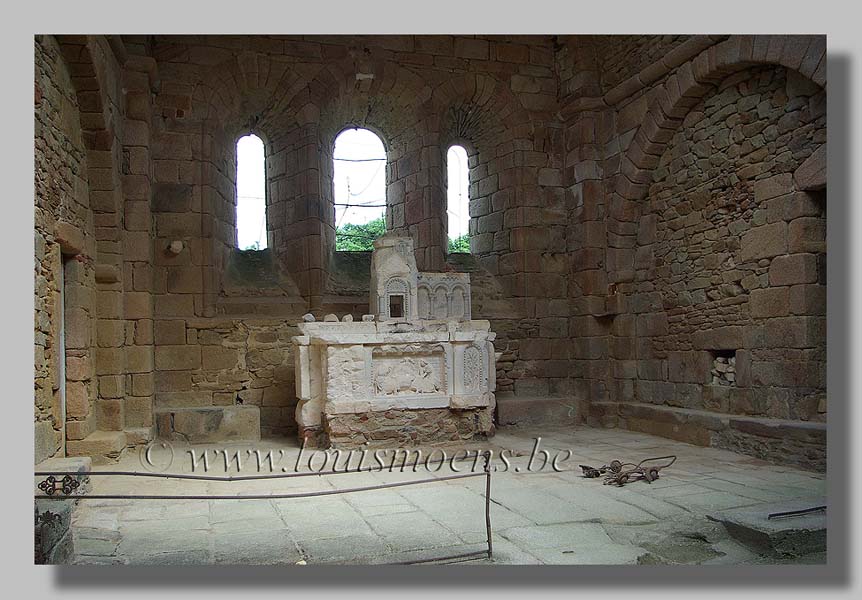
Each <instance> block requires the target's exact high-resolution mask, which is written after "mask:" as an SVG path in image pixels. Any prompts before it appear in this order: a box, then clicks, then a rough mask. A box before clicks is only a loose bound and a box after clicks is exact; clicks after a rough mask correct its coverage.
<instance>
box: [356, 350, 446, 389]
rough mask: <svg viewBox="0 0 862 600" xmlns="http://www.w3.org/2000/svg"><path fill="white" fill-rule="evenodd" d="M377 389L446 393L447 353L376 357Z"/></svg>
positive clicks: (374, 366)
mask: <svg viewBox="0 0 862 600" xmlns="http://www.w3.org/2000/svg"><path fill="white" fill-rule="evenodd" d="M372 365H373V371H374V393H375V394H376V395H378V396H398V395H413V394H445V393H446V378H445V361H444V360H443V354H442V353H440V354H428V355H425V356H403V357H397V358H396V357H393V358H380V359H377V358H375V359H374V360H373V362H372Z"/></svg>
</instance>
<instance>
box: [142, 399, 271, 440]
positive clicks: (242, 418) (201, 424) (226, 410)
mask: <svg viewBox="0 0 862 600" xmlns="http://www.w3.org/2000/svg"><path fill="white" fill-rule="evenodd" d="M155 423H156V437H158V438H160V439H166V440H173V439H179V440H183V441H187V442H192V443H199V442H220V441H225V442H255V441H258V440H260V408H258V407H257V406H246V405H242V406H204V407H197V408H171V409H164V410H157V411H155Z"/></svg>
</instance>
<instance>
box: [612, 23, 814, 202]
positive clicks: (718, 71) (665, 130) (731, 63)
mask: <svg viewBox="0 0 862 600" xmlns="http://www.w3.org/2000/svg"><path fill="white" fill-rule="evenodd" d="M757 65H779V66H782V67H785V68H787V69H792V70H794V71H798V72H799V73H800V74H801V75H803V76H805V77H807V78H808V79H810V80H811V81H813V82H814V83H816V84H817V85H819V86H820V87H822V88H824V89H826V41H825V38H823V37H818V36H786V35H755V36H732V37H731V38H730V39H728V40H725V41H724V42H721V43H720V44H717V45H715V46H711V47H709V48H707V49H706V50H704V51H703V52H701V53H700V54H698V55H697V56H696V57H695V58H694V59H692V60H690V61H688V62H686V63H684V64H683V65H681V66H680V67H679V68H678V69H677V70H676V71H675V72H674V73H673V74H672V75H671V76H670V77H668V79H667V80H666V81H665V82H664V83H663V84H662V85H660V86H658V87H657V88H656V89H655V91H654V92H653V95H654V99H653V100H652V102H651V103H650V105H649V110H648V111H647V114H646V116H645V117H644V121H643V125H641V127H640V128H639V129H638V131H637V133H636V134H635V137H634V139H633V140H632V145H631V147H630V148H629V149H628V151H627V152H626V154H625V156H624V158H623V160H622V162H621V164H620V171H621V176H620V178H619V180H618V182H617V185H616V188H615V193H616V194H617V195H619V196H620V197H622V198H624V199H626V200H634V201H637V200H641V199H643V197H644V195H645V194H646V191H647V188H648V187H649V181H650V177H651V174H652V171H653V169H655V167H656V166H657V164H658V157H659V156H660V155H661V153H662V152H663V150H664V147H665V146H666V145H667V143H668V141H670V138H671V137H673V133H674V131H676V129H677V128H678V127H679V126H680V125H681V124H682V121H683V119H684V118H685V115H686V114H687V113H688V111H689V110H690V109H691V107H693V106H694V105H695V104H697V103H698V102H699V101H700V99H701V98H703V96H704V95H705V94H706V93H707V92H708V91H709V90H710V89H712V88H713V87H714V85H715V84H716V83H718V82H720V81H721V80H722V79H724V78H725V77H726V76H727V75H730V74H732V73H735V72H737V71H742V70H744V69H747V68H750V67H752V66H757Z"/></svg>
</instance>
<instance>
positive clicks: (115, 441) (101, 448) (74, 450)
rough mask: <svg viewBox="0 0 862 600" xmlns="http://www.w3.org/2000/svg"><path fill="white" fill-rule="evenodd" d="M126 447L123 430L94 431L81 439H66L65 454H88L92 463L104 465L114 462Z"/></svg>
mask: <svg viewBox="0 0 862 600" xmlns="http://www.w3.org/2000/svg"><path fill="white" fill-rule="evenodd" d="M125 447H126V432H124V431H94V432H93V433H91V434H90V435H88V436H87V437H85V438H84V439H83V440H68V441H67V442H66V454H67V455H69V456H89V457H91V458H92V459H93V464H96V465H104V464H109V463H112V462H116V461H117V459H118V458H119V456H120V453H121V452H122V451H123V449H124V448H125Z"/></svg>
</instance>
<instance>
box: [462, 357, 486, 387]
mask: <svg viewBox="0 0 862 600" xmlns="http://www.w3.org/2000/svg"><path fill="white" fill-rule="evenodd" d="M484 379H485V373H484V369H483V368H482V351H481V350H479V349H478V348H476V347H475V346H470V347H469V348H467V349H466V350H464V391H466V392H468V393H470V392H474V393H475V392H478V391H479V388H480V386H481V385H482V383H484Z"/></svg>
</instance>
